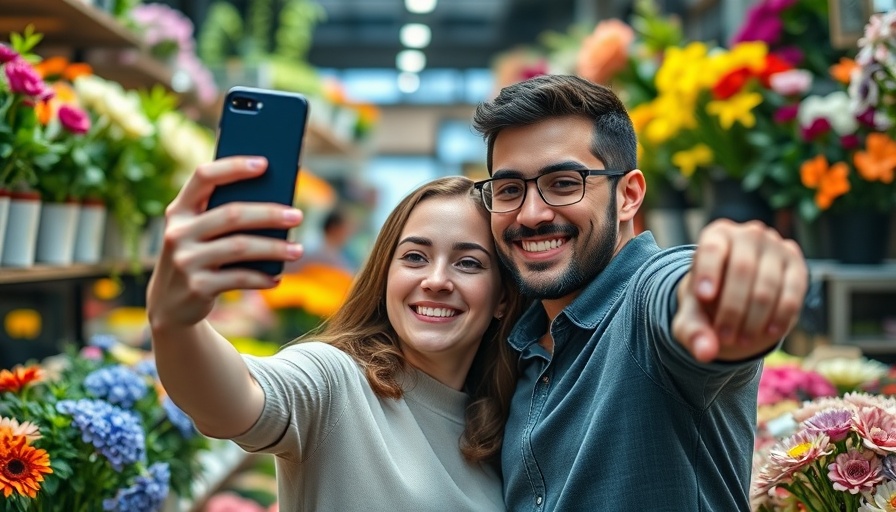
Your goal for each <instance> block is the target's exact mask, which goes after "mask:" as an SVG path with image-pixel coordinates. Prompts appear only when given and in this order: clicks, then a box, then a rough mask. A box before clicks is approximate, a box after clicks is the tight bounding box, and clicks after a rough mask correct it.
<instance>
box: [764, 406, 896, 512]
mask: <svg viewBox="0 0 896 512" xmlns="http://www.w3.org/2000/svg"><path fill="white" fill-rule="evenodd" d="M791 414H792V418H793V420H794V422H796V427H795V430H794V431H793V433H791V434H790V435H788V436H787V437H785V438H784V439H782V440H780V441H777V442H775V443H774V444H772V445H771V446H768V447H764V448H761V449H760V450H758V451H757V453H756V460H755V461H754V464H755V467H756V469H755V472H754V478H753V482H752V484H751V492H750V494H751V502H752V507H753V510H754V511H757V512H773V511H784V510H805V511H808V512H822V511H830V510H857V511H861V512H886V511H890V510H893V508H894V504H896V441H894V439H896V400H894V399H893V398H892V397H882V396H879V395H870V394H867V393H847V394H846V395H845V396H843V397H831V398H821V399H817V400H813V401H810V402H807V403H805V404H804V405H803V406H802V407H800V408H799V409H797V410H795V411H793V413H791Z"/></svg>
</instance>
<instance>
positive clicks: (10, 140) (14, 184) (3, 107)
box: [0, 26, 90, 189]
mask: <svg viewBox="0 0 896 512" xmlns="http://www.w3.org/2000/svg"><path fill="white" fill-rule="evenodd" d="M41 38H42V36H41V35H40V34H36V33H35V32H34V30H33V27H31V26H29V27H28V28H27V29H26V30H25V32H24V33H23V34H17V33H13V34H12V36H11V38H10V42H11V46H7V45H5V44H0V67H2V68H3V79H2V80H0V158H2V160H3V163H2V164H0V189H2V188H26V189H27V188H31V187H33V186H34V185H35V184H36V183H37V182H38V178H39V176H40V175H41V174H42V172H43V171H45V170H47V169H50V168H52V167H54V166H55V165H56V164H57V163H58V162H59V161H60V160H61V159H62V157H63V155H65V154H66V150H67V148H68V145H69V144H73V143H74V141H75V140H77V139H78V138H79V137H80V136H81V135H83V134H84V133H85V132H86V131H87V130H88V129H89V127H90V124H89V122H88V121H87V115H86V113H85V112H84V111H83V110H81V108H80V107H79V106H77V105H76V104H71V103H69V104H65V105H62V106H59V107H58V108H57V105H58V104H59V103H61V102H60V100H56V101H55V102H54V101H53V99H54V97H55V96H56V94H57V91H56V90H55V89H54V88H52V87H50V86H49V85H48V84H47V83H46V82H45V81H44V80H43V78H42V77H41V75H40V73H39V71H38V69H36V68H35V66H34V64H33V63H34V62H37V61H39V60H40V59H39V58H38V57H37V56H36V55H34V54H33V53H31V52H32V50H33V48H34V47H35V46H36V45H37V44H38V43H39V42H40V40H41Z"/></svg>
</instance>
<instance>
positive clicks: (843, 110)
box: [797, 91, 859, 136]
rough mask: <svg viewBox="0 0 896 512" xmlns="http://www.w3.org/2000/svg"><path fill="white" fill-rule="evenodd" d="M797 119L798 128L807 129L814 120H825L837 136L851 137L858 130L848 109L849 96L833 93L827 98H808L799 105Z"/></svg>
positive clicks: (857, 124) (853, 116)
mask: <svg viewBox="0 0 896 512" xmlns="http://www.w3.org/2000/svg"><path fill="white" fill-rule="evenodd" d="M797 119H798V120H799V122H800V126H802V127H804V128H808V127H809V126H812V123H813V122H814V121H815V120H816V119H827V121H828V122H829V123H830V124H831V128H832V129H833V130H834V132H836V133H837V135H840V136H844V135H851V134H852V133H855V131H856V130H857V129H858V128H859V122H858V121H857V120H856V117H855V115H853V113H852V110H851V109H850V98H849V95H848V94H846V92H844V91H835V92H832V93H830V94H828V95H827V96H824V97H822V96H809V97H808V98H806V99H804V100H803V101H802V102H801V103H800V107H799V112H798V113H797Z"/></svg>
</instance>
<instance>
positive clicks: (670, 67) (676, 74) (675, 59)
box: [656, 42, 707, 96]
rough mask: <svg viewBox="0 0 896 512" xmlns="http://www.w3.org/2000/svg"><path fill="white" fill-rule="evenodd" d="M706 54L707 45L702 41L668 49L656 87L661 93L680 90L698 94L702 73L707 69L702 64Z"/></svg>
mask: <svg viewBox="0 0 896 512" xmlns="http://www.w3.org/2000/svg"><path fill="white" fill-rule="evenodd" d="M706 55H707V47H706V45H705V44H703V43H700V42H693V43H690V44H688V45H687V46H685V47H684V48H679V47H674V46H673V47H671V48H669V49H668V50H666V53H665V55H664V57H663V65H662V66H660V69H659V70H657V73H656V88H657V90H658V91H659V92H660V94H661V95H662V94H663V93H667V92H678V93H680V94H687V95H691V96H696V94H697V92H698V91H699V90H700V87H701V84H702V83H703V79H702V77H701V74H702V73H704V72H705V71H706V69H705V66H703V65H702V63H703V61H705V60H706Z"/></svg>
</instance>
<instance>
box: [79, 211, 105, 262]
mask: <svg viewBox="0 0 896 512" xmlns="http://www.w3.org/2000/svg"><path fill="white" fill-rule="evenodd" d="M105 227H106V205H105V203H103V202H102V201H100V200H91V199H86V200H84V201H83V202H82V203H81V214H80V215H78V228H77V230H76V231H77V234H76V235H75V254H74V260H75V261H77V262H78V263H98V262H99V261H100V260H101V258H102V249H103V233H104V230H105Z"/></svg>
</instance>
